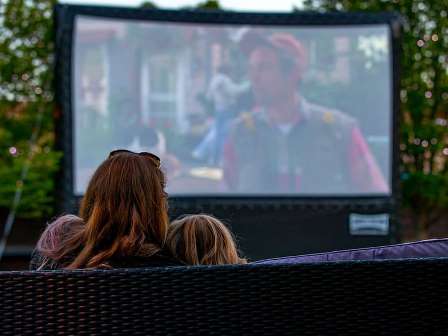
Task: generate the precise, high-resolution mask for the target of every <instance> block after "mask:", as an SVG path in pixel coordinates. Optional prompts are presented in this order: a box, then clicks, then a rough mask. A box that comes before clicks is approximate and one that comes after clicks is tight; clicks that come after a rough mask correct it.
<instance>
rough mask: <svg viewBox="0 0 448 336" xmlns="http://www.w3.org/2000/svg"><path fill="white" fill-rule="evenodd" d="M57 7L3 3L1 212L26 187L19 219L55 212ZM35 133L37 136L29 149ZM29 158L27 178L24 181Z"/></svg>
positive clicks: (19, 0)
mask: <svg viewBox="0 0 448 336" xmlns="http://www.w3.org/2000/svg"><path fill="white" fill-rule="evenodd" d="M55 2H56V1H55V0H45V1H43V0H41V1H37V0H35V1H25V0H9V1H8V0H7V1H3V2H0V31H1V34H0V79H1V81H0V181H1V184H0V207H2V208H10V207H11V205H12V201H13V198H14V194H15V191H16V189H17V186H20V185H22V183H23V193H22V200H21V202H20V205H19V208H18V213H17V215H18V216H19V217H28V218H29V217H33V218H42V217H43V216H48V215H50V214H51V213H52V210H53V208H52V207H53V194H54V174H55V172H56V171H57V169H58V162H59V157H60V153H57V152H55V151H54V148H53V146H54V127H53V111H54V103H53V83H52V82H53V71H52V70H53V69H52V66H53V27H52V22H53V21H52V10H53V5H54V4H55ZM40 115H42V118H40V117H39V116H40ZM40 119H41V120H42V121H41V123H39V120H40ZM39 124H40V125H39ZM38 126H40V127H38ZM36 127H38V128H39V133H38V136H37V138H36V141H35V143H34V145H33V146H30V142H29V140H30V138H31V134H32V133H33V132H34V131H35V128H36ZM29 158H31V160H30V169H29V172H28V175H27V178H26V179H25V180H24V181H20V177H21V172H22V170H23V168H24V166H26V162H27V160H29Z"/></svg>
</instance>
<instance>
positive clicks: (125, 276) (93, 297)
mask: <svg viewBox="0 0 448 336" xmlns="http://www.w3.org/2000/svg"><path fill="white" fill-rule="evenodd" d="M0 283H1V284H0V300H1V301H0V302H1V312H0V316H1V324H0V334H1V335H125V334H126V335H448V327H447V325H448V322H447V318H448V303H447V294H448V289H447V288H448V286H447V285H448V258H430V259H405V260H386V261H343V262H326V263H311V264H290V265H281V264H280V265H239V266H213V267H205V266H202V267H171V268H153V269H122V270H110V271H106V270H87V271H55V272H2V273H0Z"/></svg>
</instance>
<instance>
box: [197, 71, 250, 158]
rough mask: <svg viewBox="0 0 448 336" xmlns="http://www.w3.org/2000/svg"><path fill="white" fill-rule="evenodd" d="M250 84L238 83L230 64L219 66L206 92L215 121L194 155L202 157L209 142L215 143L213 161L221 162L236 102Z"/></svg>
mask: <svg viewBox="0 0 448 336" xmlns="http://www.w3.org/2000/svg"><path fill="white" fill-rule="evenodd" d="M249 86H250V83H249V82H242V83H236V82H234V81H233V79H232V77H231V69H230V67H229V65H227V64H223V65H221V66H219V67H218V69H217V71H216V73H215V74H214V75H213V77H212V79H211V81H210V84H209V86H208V89H207V93H206V98H207V99H209V100H211V101H212V102H213V107H214V112H215V122H214V124H213V126H212V128H211V129H210V130H209V132H208V134H207V135H206V136H205V138H204V140H203V142H201V143H200V144H199V145H198V146H197V148H196V149H195V151H193V157H197V158H200V157H201V155H203V152H204V151H206V149H207V144H213V146H212V148H213V151H212V153H213V157H212V163H213V164H215V165H219V164H220V161H221V157H222V149H223V146H224V140H225V139H226V137H227V133H228V128H229V124H230V121H231V120H232V119H233V118H234V117H235V106H234V105H235V102H236V100H237V98H238V96H239V95H240V94H242V93H244V92H245V91H247V90H248V89H249Z"/></svg>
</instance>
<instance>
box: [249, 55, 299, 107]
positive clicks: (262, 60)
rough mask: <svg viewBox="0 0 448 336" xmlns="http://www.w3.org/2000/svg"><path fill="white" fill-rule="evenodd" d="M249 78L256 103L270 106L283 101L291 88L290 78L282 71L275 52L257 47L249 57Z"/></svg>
mask: <svg viewBox="0 0 448 336" xmlns="http://www.w3.org/2000/svg"><path fill="white" fill-rule="evenodd" d="M249 77H250V80H251V84H252V90H253V93H254V96H255V99H256V102H257V103H258V104H260V105H266V106H272V105H276V104H278V103H280V102H281V101H283V100H284V98H285V97H286V95H287V93H289V91H290V90H291V85H292V87H296V85H294V83H290V82H291V76H290V75H288V74H286V73H285V72H284V70H283V69H282V67H281V65H280V62H279V58H278V56H277V54H276V52H275V51H274V50H273V49H271V48H268V47H258V48H256V49H254V50H253V51H252V53H251V54H250V57H249Z"/></svg>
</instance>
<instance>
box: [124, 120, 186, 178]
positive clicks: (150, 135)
mask: <svg viewBox="0 0 448 336" xmlns="http://www.w3.org/2000/svg"><path fill="white" fill-rule="evenodd" d="M134 132H135V133H134V138H133V139H132V142H131V144H130V145H129V146H126V148H127V149H129V150H131V151H133V152H150V153H154V154H155V155H157V156H158V157H160V159H161V161H162V162H163V166H162V169H163V170H164V173H165V174H166V176H167V179H171V178H173V177H175V176H177V175H178V174H179V172H180V169H181V163H180V161H179V159H178V158H177V157H176V156H174V155H173V154H171V153H168V151H167V146H166V138H165V136H164V135H163V133H162V132H161V131H160V130H157V129H156V128H154V127H150V126H147V125H144V124H143V123H141V124H140V125H138V126H137V127H136V129H135V131H134Z"/></svg>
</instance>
